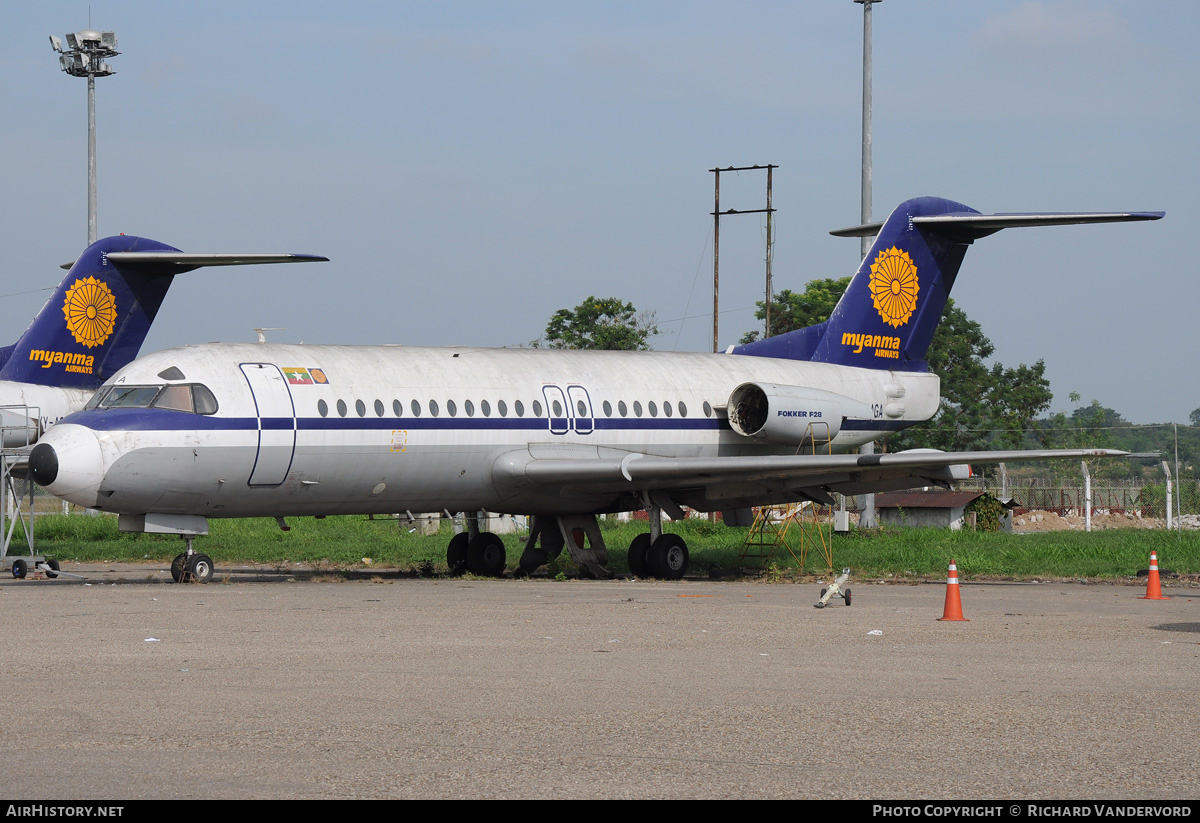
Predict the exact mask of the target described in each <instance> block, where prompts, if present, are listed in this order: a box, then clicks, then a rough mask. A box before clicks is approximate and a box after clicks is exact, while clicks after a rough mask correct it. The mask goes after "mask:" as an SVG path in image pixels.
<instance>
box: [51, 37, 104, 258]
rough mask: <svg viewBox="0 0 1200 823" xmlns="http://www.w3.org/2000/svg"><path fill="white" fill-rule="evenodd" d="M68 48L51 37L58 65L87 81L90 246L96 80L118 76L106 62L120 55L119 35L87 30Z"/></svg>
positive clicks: (71, 40)
mask: <svg viewBox="0 0 1200 823" xmlns="http://www.w3.org/2000/svg"><path fill="white" fill-rule="evenodd" d="M66 37H67V48H66V49H64V48H63V47H62V41H61V40H59V39H58V38H57V37H55V36H54V35H53V34H52V35H50V47H51V48H52V49H54V50H55V51H56V52H58V65H59V67H60V68H61V69H62V70H63V71H65V72H66V73H67V74H69V75H71V76H72V77H86V78H87V81H88V245H89V246H90V245H91V244H92V243H95V242H96V236H97V234H98V232H97V229H96V78H97V77H108V76H109V75H110V74H116V72H115V71H114V70H113V68H112V66H110V65H109V64H108V63H106V62H105V60H106V59H107V58H109V57H116V56H117V55H118V54H120V52H119V51H117V34H116V32H112V31H103V32H101V31H92V30H91V29H84V30H83V31H80V32H76V33H75V34H68V35H67V36H66Z"/></svg>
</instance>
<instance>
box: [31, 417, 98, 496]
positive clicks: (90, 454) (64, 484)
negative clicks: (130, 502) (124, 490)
mask: <svg viewBox="0 0 1200 823" xmlns="http://www.w3.org/2000/svg"><path fill="white" fill-rule="evenodd" d="M29 476H30V477H31V478H33V482H35V483H37V484H38V485H39V486H41V487H42V488H44V489H45V490H46V491H48V492H50V493H51V494H54V495H57V496H58V497H61V498H63V499H65V500H69V501H71V502H72V503H78V504H80V505H82V506H91V505H94V504H95V502H96V491H97V490H98V489H99V488H100V481H101V479H103V477H104V455H103V453H102V452H101V451H100V441H99V440H97V439H96V434H95V432H93V431H92V430H91V429H89V428H86V427H84V426H77V425H73V424H71V423H60V424H58V425H57V426H54V427H53V428H51V429H50V431H48V432H46V433H45V434H44V435H42V437H41V440H40V442H39V443H38V444H37V445H36V446H34V447H33V450H32V451H30V452H29Z"/></svg>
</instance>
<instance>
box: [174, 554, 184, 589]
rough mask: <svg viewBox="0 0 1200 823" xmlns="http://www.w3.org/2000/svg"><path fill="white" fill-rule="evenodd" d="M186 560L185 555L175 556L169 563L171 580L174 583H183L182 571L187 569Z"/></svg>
mask: <svg viewBox="0 0 1200 823" xmlns="http://www.w3.org/2000/svg"><path fill="white" fill-rule="evenodd" d="M187 559H188V557H187V555H186V554H177V555H175V559H174V560H172V561H171V579H172V580H174V581H175V582H176V583H182V582H183V571H184V569H185V568H186V567H187Z"/></svg>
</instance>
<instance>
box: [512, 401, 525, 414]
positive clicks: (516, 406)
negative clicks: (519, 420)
mask: <svg viewBox="0 0 1200 823" xmlns="http://www.w3.org/2000/svg"><path fill="white" fill-rule="evenodd" d="M513 411H515V412H516V413H517V417H524V416H525V404H524V403H522V402H521V401H520V400H518V401H517V402H515V403H513Z"/></svg>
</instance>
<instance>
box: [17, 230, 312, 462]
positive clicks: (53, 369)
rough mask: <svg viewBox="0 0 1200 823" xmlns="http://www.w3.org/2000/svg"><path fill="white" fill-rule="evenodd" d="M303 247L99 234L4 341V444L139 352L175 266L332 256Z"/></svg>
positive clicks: (86, 394)
mask: <svg viewBox="0 0 1200 823" xmlns="http://www.w3.org/2000/svg"><path fill="white" fill-rule="evenodd" d="M326 259H327V258H324V257H316V256H313V255H302V254H185V253H183V252H181V251H179V249H176V248H173V247H171V246H167V245H164V244H162V243H158V242H155V241H154V240H148V239H146V238H144V237H133V236H127V235H118V236H116V237H106V238H103V239H101V240H98V241H96V242H95V243H93V244H92V245H90V246H88V247H87V249H86V250H84V252H83V254H81V255H80V256H79V258H78V259H77V260H76V261H75V263H74V264H73V265H71V266H70V269H69V271H68V272H67V276H66V278H65V279H64V280H63V281H62V283H60V284H59V286H58V289H56V290H55V292H54V294H53V295H52V296H51V297H50V299H49V300H47V301H46V304H45V305H44V306H43V307H42V309H41V311H39V312H38V314H37V316H35V317H34V319H33V323H31V324H30V326H29V328H28V329H26V331H25V333H24V334H23V335H22V336H21V338H20V339H19V340H18V341H17V342H16V343H14V344H13V345H11V346H5V347H4V348H0V446H3V447H5V448H11V447H19V446H26V445H29V444H30V443H32V442H34V441H35V440H37V438H38V436H39V435H40V434H41V433H42V432H44V431H45V430H46V428H47V427H49V426H50V425H53V424H54V422H55V421H57V420H58V419H59V418H62V417H65V416H66V415H68V414H70V413H72V412H76V411H79V410H81V409H82V408H83V407H84V405H85V404H86V403H87V401H88V399H89V398H91V396H92V395H93V394H94V393H95V391H96V389H97V388H98V387H99V386H100V385H101V384H102V383H103V382H104V381H105V380H106V379H108V378H109V377H112V376H113V375H114V374H116V372H117V371H119V370H120V369H121V368H122V367H123V366H125V365H126V364H128V363H129V362H130V361H131V360H133V359H134V358H135V357H137V353H138V349H140V348H141V346H142V342H143V341H144V340H145V339H146V334H147V333H148V332H149V331H150V324H151V323H153V322H154V317H155V315H156V314H157V313H158V309H159V306H161V305H162V301H163V298H164V297H165V296H166V294H167V289H168V288H170V286H171V281H172V279H173V278H174V276H175V275H176V274H180V273H182V272H187V271H191V270H192V269H197V268H200V267H201V266H241V265H252V264H258V263H298V262H309V261H315V260H326Z"/></svg>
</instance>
